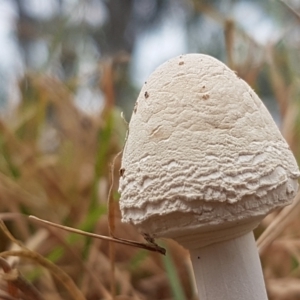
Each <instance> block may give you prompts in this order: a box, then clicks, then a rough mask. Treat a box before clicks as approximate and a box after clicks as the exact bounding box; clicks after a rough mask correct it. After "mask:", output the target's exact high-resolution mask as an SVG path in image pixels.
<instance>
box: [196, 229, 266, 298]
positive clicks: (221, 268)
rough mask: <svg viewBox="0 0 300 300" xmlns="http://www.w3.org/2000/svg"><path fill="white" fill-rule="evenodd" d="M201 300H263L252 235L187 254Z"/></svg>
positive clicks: (256, 254)
mask: <svg viewBox="0 0 300 300" xmlns="http://www.w3.org/2000/svg"><path fill="white" fill-rule="evenodd" d="M190 255H191V260H192V263H193V268H194V273H195V277H196V283H197V288H198V294H199V298H200V299H201V300H208V299H223V300H240V299H243V300H255V299H260V300H267V299H268V297H267V293H266V288H265V283H264V278H263V273H262V268H261V263H260V259H259V256H258V251H257V247H256V244H255V239H254V236H253V232H249V233H247V234H245V235H243V236H240V237H238V238H235V239H232V240H228V241H225V242H220V243H215V244H212V245H209V246H206V247H203V248H198V249H193V250H190Z"/></svg>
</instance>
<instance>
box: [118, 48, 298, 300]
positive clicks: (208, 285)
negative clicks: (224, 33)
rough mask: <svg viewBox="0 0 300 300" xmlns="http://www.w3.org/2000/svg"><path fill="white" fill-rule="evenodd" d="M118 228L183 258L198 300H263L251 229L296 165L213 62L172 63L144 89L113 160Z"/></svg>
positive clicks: (273, 129) (279, 198) (237, 82)
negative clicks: (127, 226)
mask: <svg viewBox="0 0 300 300" xmlns="http://www.w3.org/2000/svg"><path fill="white" fill-rule="evenodd" d="M122 169H123V170H126V171H125V172H124V174H123V176H122V177H121V178H120V185H119V191H120V193H121V198H120V208H121V212H122V221H123V222H126V223H131V224H133V225H134V226H136V227H137V228H138V229H139V231H140V232H141V233H142V234H143V235H144V236H146V237H147V238H148V240H153V239H154V238H159V237H163V238H171V239H174V240H176V241H177V242H178V243H179V244H181V245H182V246H184V247H185V248H186V249H188V250H189V251H190V256H191V260H192V264H193V268H194V273H195V276H196V282H197V287H198V293H199V296H200V298H201V300H205V299H209V300H212V299H223V300H241V299H243V300H250V299H255V300H264V299H267V294H266V290H265V284H264V279H263V273H262V269H261V264H260V260H259V256H258V252H257V247H256V244H255V240H254V236H253V232H252V231H253V229H254V228H256V227H257V226H258V224H259V223H260V221H261V220H262V219H263V218H264V217H265V216H266V215H267V214H268V213H270V212H271V211H273V210H275V209H276V208H278V207H282V206H285V205H288V204H290V203H291V202H292V199H293V198H294V196H295V195H296V192H297V189H298V181H297V178H298V177H299V175H300V173H299V170H298V166H297V163H296V160H295V158H294V156H293V154H292V152H291V151H290V149H289V147H288V145H287V143H286V141H285V140H284V138H283V137H282V135H281V134H280V132H279V130H278V128H277V126H276V124H275V123H274V121H273V119H272V117H271V115H270V114H269V112H268V110H267V109H266V107H265V106H264V104H263V103H262V101H261V100H260V99H259V97H258V96H257V95H256V94H255V92H254V91H253V90H252V89H251V88H250V87H249V85H248V84H247V83H245V82H244V81H243V80H242V79H240V78H238V77H237V76H236V74H235V73H234V72H233V71H231V70H230V69H229V68H228V67H227V66H225V65H224V64H223V63H222V62H220V61H218V60H216V59H215V58H213V57H210V56H207V55H203V54H187V55H182V56H179V57H175V58H173V59H171V60H169V61H167V62H166V63H164V64H162V65H161V66H160V67H158V68H157V69H156V70H155V71H154V72H153V73H152V75H151V76H150V77H149V79H148V80H147V83H145V84H144V86H143V88H142V90H141V92H140V95H139V97H138V100H137V103H136V106H135V110H134V112H133V115H132V118H131V121H130V124H129V132H128V137H127V141H126V145H125V147H124V152H123V157H122Z"/></svg>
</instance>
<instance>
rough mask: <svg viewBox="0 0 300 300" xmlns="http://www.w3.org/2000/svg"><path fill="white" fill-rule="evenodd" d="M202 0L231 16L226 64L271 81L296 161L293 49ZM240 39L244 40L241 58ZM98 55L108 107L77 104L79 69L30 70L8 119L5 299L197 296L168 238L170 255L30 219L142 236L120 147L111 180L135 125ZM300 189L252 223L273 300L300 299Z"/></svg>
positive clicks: (0, 263)
mask: <svg viewBox="0 0 300 300" xmlns="http://www.w3.org/2000/svg"><path fill="white" fill-rule="evenodd" d="M197 3H198V4H197V5H195V8H196V9H198V10H199V11H200V12H201V13H205V14H207V15H208V16H210V17H212V18H214V20H216V21H217V22H219V23H220V26H224V28H225V30H224V32H225V40H226V49H227V53H228V63H229V65H230V66H231V67H232V68H234V69H235V70H236V72H237V73H238V75H239V76H240V77H242V78H243V79H245V80H246V81H247V82H248V83H249V84H250V85H251V86H253V88H255V89H256V90H257V91H258V93H259V84H260V78H261V76H262V75H264V76H265V78H267V79H268V84H269V85H270V89H271V90H272V94H273V96H274V98H275V99H276V101H277V104H278V107H279V112H280V117H281V120H282V122H281V130H282V132H283V134H284V136H285V138H286V139H287V141H288V143H289V144H290V146H291V149H292V150H293V151H294V153H295V155H296V156H297V158H298V159H299V158H300V148H299V138H300V136H299V124H300V119H299V111H300V110H299V95H300V90H299V82H300V76H299V72H298V71H297V70H295V58H293V57H294V56H293V55H294V53H292V52H290V50H289V49H287V48H285V47H284V46H283V47H281V45H280V41H278V43H277V44H276V43H274V44H273V45H269V46H268V48H262V47H261V46H260V45H257V44H256V43H255V42H254V41H253V40H252V39H251V38H250V37H249V36H247V34H246V33H245V32H243V31H242V30H241V29H239V28H237V26H235V25H236V24H234V21H232V20H227V19H226V18H225V17H223V16H222V15H221V14H219V13H218V12H216V11H215V10H214V9H213V8H212V7H210V6H208V5H205V6H204V5H202V6H201V5H200V4H199V3H200V2H197ZM241 41H242V42H241ZM237 43H243V44H244V45H246V49H247V52H246V53H243V59H241V58H240V57H241V55H240V53H239V51H238V50H237V49H238V48H237V47H236V44H237ZM298 58H299V57H298V56H296V61H297V59H298ZM293 59H294V60H293ZM102 63H104V66H105V67H104V72H103V73H102V77H101V78H102V79H101V82H100V83H99V85H100V88H101V89H102V91H103V93H104V95H105V107H104V109H103V110H102V112H101V113H99V114H98V115H93V116H91V115H87V114H85V113H83V112H82V111H80V110H79V109H78V108H77V107H76V106H75V105H74V90H75V89H76V87H77V86H78V85H79V84H80V80H79V79H76V80H75V79H74V80H73V81H72V82H61V81H59V80H57V79H55V78H51V77H47V76H45V75H41V74H26V76H24V78H23V79H22V80H21V81H20V92H21V98H22V101H21V104H20V105H19V106H18V107H17V108H16V109H14V110H13V111H11V112H10V113H9V114H8V115H6V116H5V117H3V118H2V119H1V120H0V153H1V156H0V209H1V214H0V218H1V219H2V220H3V221H4V222H5V224H4V223H2V224H1V229H2V230H1V231H0V239H1V243H0V251H1V253H0V268H1V269H2V273H1V279H0V298H1V299H39V300H40V299H45V300H47V299H49V300H50V299H51V300H56V299H57V300H59V299H86V300H94V299H118V300H121V299H122V300H150V299H151V300H153V299H164V300H168V299H178V300H184V299H196V295H195V289H194V283H193V279H192V275H191V266H190V262H189V257H188V254H187V252H186V251H185V250H184V249H183V248H182V247H180V246H179V245H177V244H176V243H174V242H172V241H164V245H163V246H164V247H166V248H167V251H168V255H167V256H166V257H163V256H162V255H160V254H158V253H153V252H148V251H146V250H144V249H138V248H133V247H129V246H126V245H119V244H113V243H111V242H107V241H101V240H97V239H91V238H89V237H82V236H78V235H75V234H73V233H67V232H65V231H62V230H59V229H56V228H52V227H48V226H44V225H42V224H40V223H36V222H34V220H31V219H28V217H27V216H28V215H35V216H38V217H40V218H43V219H46V220H49V221H53V222H56V223H58V224H62V225H66V226H71V227H74V228H79V229H81V230H85V231H89V232H93V233H97V234H102V235H109V234H110V233H112V232H113V234H114V235H115V236H117V237H122V238H124V239H130V240H135V241H138V242H143V239H142V238H141V236H140V235H139V234H138V233H137V231H136V230H135V229H134V228H133V227H131V226H129V225H125V224H121V223H120V212H119V209H118V201H117V200H118V194H117V183H118V176H119V168H120V157H118V158H117V159H116V161H115V164H114V166H113V175H114V179H115V180H114V182H112V180H111V178H112V177H111V174H110V168H111V164H112V161H113V159H114V157H115V156H116V154H117V153H119V151H120V150H121V149H122V147H123V141H124V139H125V134H126V126H127V125H126V124H125V122H124V121H123V119H122V118H121V117H120V111H119V110H118V108H117V107H115V104H114V103H115V101H114V100H115V99H114V97H115V96H114V95H115V91H114V69H113V65H112V64H111V63H110V61H104V62H102ZM111 184H112V193H111V197H110V211H109V212H110V213H109V214H108V209H107V198H108V195H109V187H110V186H111ZM299 198H300V197H299V196H297V202H295V204H294V206H293V207H292V208H286V209H284V210H283V211H282V212H281V213H278V212H276V213H273V214H272V215H270V216H268V217H267V218H266V219H265V220H264V221H263V222H262V224H261V226H260V227H259V228H258V229H257V230H256V232H255V233H256V236H257V237H259V236H260V239H259V245H260V251H261V258H262V264H263V269H264V274H265V278H266V283H267V289H268V293H269V297H270V300H279V299H280V300H284V299H288V300H292V299H300V269H299V260H300V233H299V226H300V219H299V215H300V212H299V204H298V203H299V201H298V199H299ZM108 215H109V216H110V228H111V231H112V232H109V226H108V225H109V222H108ZM263 231H265V232H266V233H265V234H262V233H263Z"/></svg>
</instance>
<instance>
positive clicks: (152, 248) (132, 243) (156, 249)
mask: <svg viewBox="0 0 300 300" xmlns="http://www.w3.org/2000/svg"><path fill="white" fill-rule="evenodd" d="M29 218H30V219H33V220H35V221H37V222H41V223H43V224H47V225H49V226H53V227H56V228H60V229H62V230H65V231H68V232H73V233H77V234H81V235H84V236H89V237H92V238H96V239H100V240H105V241H109V242H114V243H119V244H123V245H127V246H132V247H137V248H142V249H146V250H149V251H153V252H159V253H161V254H163V255H165V254H166V249H164V248H162V247H160V246H158V245H156V244H144V243H139V242H135V241H131V240H125V239H121V238H118V237H109V236H105V235H99V234H95V233H90V232H86V231H82V230H80V229H75V228H71V227H68V226H63V225H59V224H56V223H52V222H49V221H46V220H43V219H40V218H37V217H35V216H29Z"/></svg>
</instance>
